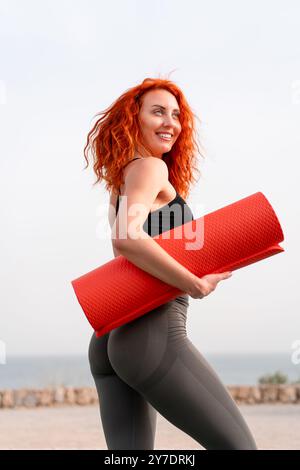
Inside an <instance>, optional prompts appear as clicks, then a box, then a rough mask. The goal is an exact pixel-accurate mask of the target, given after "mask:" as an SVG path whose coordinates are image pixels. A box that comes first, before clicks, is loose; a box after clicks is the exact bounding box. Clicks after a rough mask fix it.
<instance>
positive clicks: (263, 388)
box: [259, 384, 278, 403]
mask: <svg viewBox="0 0 300 470" xmlns="http://www.w3.org/2000/svg"><path fill="white" fill-rule="evenodd" d="M259 388H260V392H261V396H262V402H263V403H274V402H276V401H277V400H278V385H275V384H274V385H273V384H263V385H260V387H259Z"/></svg>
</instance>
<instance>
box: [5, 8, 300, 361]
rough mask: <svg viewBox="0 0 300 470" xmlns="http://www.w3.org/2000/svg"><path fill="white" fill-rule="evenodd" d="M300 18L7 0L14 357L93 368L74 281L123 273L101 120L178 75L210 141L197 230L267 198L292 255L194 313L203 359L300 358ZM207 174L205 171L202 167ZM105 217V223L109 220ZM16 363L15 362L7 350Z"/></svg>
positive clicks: (194, 201)
mask: <svg viewBox="0 0 300 470" xmlns="http://www.w3.org/2000/svg"><path fill="white" fill-rule="evenodd" d="M299 17H300V4H299V2H297V1H285V2H283V1H282V2H279V1H266V0H265V1H264V2H261V1H252V2H238V1H230V0H228V1H227V2H222V1H221V0H220V1H211V2H207V1H199V0H194V1H191V0H187V1H186V2H184V3H183V2H182V1H181V0H178V1H177V0H172V1H171V0H169V1H167V0H152V1H151V2H148V1H141V0H136V1H134V0H122V1H121V0H119V1H116V0H112V1H110V2H107V1H99V0H98V1H93V0H84V1H83V0H82V1H75V0H72V1H71V0H69V1H66V0H56V1H54V0H51V2H50V1H46V0H44V1H43V2H38V1H30V0H27V1H26V2H22V1H12V0H9V1H3V0H1V1H0V36H1V41H0V49H1V54H0V56H1V68H0V119H1V127H0V129H1V130H0V132H1V140H0V146H1V147H0V148H1V176H0V177H1V181H0V183H1V184H0V196H1V232H0V237H1V245H0V246H1V248H0V249H1V323H0V341H1V342H2V349H3V348H5V351H6V355H7V357H9V355H15V354H22V355H28V354H34V355H40V354H86V353H87V349H88V344H89V340H90V337H91V335H92V333H93V330H92V328H91V325H90V324H89V323H88V321H87V319H86V317H85V316H84V314H83V311H82V309H81V307H80V305H79V303H78V301H77V299H76V297H75V294H74V291H73V289H72V286H71V284H70V283H71V280H73V279H75V278H77V277H79V276H80V275H82V274H85V273H86V272H88V271H90V270H92V269H94V268H96V267H98V266H100V265H102V264H104V263H105V262H107V261H109V260H110V259H112V258H113V251H112V248H111V242H110V239H109V238H108V237H106V239H103V237H102V239H101V226H102V225H103V224H105V223H107V222H106V212H105V211H106V208H107V204H108V194H107V193H106V191H105V188H104V183H102V184H101V186H100V185H97V186H95V187H92V184H93V182H94V181H95V175H94V173H93V171H92V167H91V166H90V167H89V168H88V169H87V170H83V167H84V165H85V160H84V158H83V147H84V144H85V140H86V135H87V132H88V131H89V130H90V128H91V125H92V123H93V122H94V121H93V116H94V115H95V114H96V113H97V112H99V111H101V110H103V109H105V108H106V107H108V106H109V105H110V104H111V103H112V102H113V101H114V100H115V99H116V98H117V97H118V96H120V94H122V93H123V92H124V91H125V90H127V89H128V88H130V87H132V86H135V85H137V84H138V83H140V82H141V81H142V80H143V79H144V78H146V77H158V76H160V75H161V76H166V75H168V74H170V73H171V72H172V71H173V72H172V73H171V75H170V76H169V78H170V79H171V80H173V81H174V82H175V83H177V85H178V86H179V87H180V88H181V89H182V91H183V92H184V94H185V96H186V98H187V100H188V102H189V104H190V106H191V107H192V109H193V111H194V112H195V114H197V116H198V117H199V119H200V120H201V121H202V126H201V128H199V132H200V137H201V139H202V143H203V145H204V146H205V148H206V154H207V157H206V160H205V162H204V163H202V164H201V168H200V169H201V171H202V178H200V180H199V181H198V183H197V185H196V186H195V187H193V189H192V193H191V196H190V198H189V199H188V200H187V202H188V203H189V205H190V207H191V209H192V211H193V213H194V216H196V217H197V216H200V215H202V214H200V210H203V212H204V213H208V212H210V211H213V210H215V209H218V208H220V207H222V206H225V205H227V204H229V203H231V202H234V201H237V200H238V199H241V198H242V197H245V196H248V195H251V194H253V193H255V192H257V191H262V192H263V194H264V195H265V196H266V197H267V198H268V200H269V202H270V203H271V204H272V206H273V208H274V209H275V211H276V213H277V215H278V217H279V220H280V222H281V225H282V228H283V231H284V235H285V241H284V242H283V243H282V246H283V247H284V248H285V250H286V251H285V252H284V253H281V254H279V255H276V256H273V257H271V258H269V259H267V260H264V261H261V262H259V263H256V264H254V265H252V266H249V267H246V268H244V269H241V270H238V271H236V272H234V273H233V276H232V278H231V279H229V280H227V281H224V282H223V283H220V284H219V285H218V287H217V289H216V290H215V292H214V293H212V294H211V295H210V296H208V297H206V298H205V299H202V300H200V299H198V300H196V299H190V307H189V314H188V323H187V330H188V335H189V337H190V339H191V340H192V341H193V343H194V344H195V345H196V347H197V348H198V349H199V350H200V351H201V352H202V353H205V352H237V353H243V352H253V353H255V352H273V351H277V352H289V351H290V352H292V345H293V343H294V342H295V341H296V340H300V319H299V311H300V309H299V306H300V302H299V300H300V299H299V291H300V289H299V261H300V260H299V242H298V238H299V228H300V209H299V199H300V198H299V196H300V190H299V186H300V180H299V156H300V155H299V149H300V133H299V124H300V37H299V36H300V35H299ZM200 161H201V160H200ZM103 209H104V211H103ZM0 349H1V348H0Z"/></svg>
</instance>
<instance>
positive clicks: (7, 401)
mask: <svg viewBox="0 0 300 470" xmlns="http://www.w3.org/2000/svg"><path fill="white" fill-rule="evenodd" d="M14 406H15V401H14V392H13V390H3V391H2V408H14Z"/></svg>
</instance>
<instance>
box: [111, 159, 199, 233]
mask: <svg viewBox="0 0 300 470" xmlns="http://www.w3.org/2000/svg"><path fill="white" fill-rule="evenodd" d="M137 159H139V157H136V158H133V159H132V160H130V162H132V161H133V160H137ZM130 162H128V163H130ZM128 163H127V165H128ZM125 166H126V165H125ZM119 196H120V192H119V195H118V199H117V203H116V215H117V213H118V210H119ZM172 206H175V207H174V208H173V209H171V207H172ZM191 220H194V216H193V213H192V211H191V209H190V207H189V206H188V205H187V203H186V202H185V200H184V199H183V198H182V197H181V196H180V194H179V193H178V192H177V191H176V196H175V197H174V199H172V201H170V202H168V203H167V204H165V205H164V206H163V207H160V208H158V209H156V210H155V211H153V212H149V214H148V217H147V219H146V220H145V222H144V224H143V230H144V231H145V232H147V233H148V235H150V236H151V237H154V236H156V235H160V234H161V233H163V232H165V231H167V230H172V229H173V228H174V227H177V226H178V225H183V224H185V223H187V222H189V221H191Z"/></svg>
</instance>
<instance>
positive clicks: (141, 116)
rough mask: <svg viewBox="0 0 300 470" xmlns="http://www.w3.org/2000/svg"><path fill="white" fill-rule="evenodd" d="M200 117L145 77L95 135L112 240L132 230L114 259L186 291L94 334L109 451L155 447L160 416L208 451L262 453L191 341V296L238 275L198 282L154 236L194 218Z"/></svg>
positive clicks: (171, 88) (94, 365) (90, 144)
mask: <svg viewBox="0 0 300 470" xmlns="http://www.w3.org/2000/svg"><path fill="white" fill-rule="evenodd" d="M193 116H194V115H193V113H192V112H191V109H190V108H189V106H188V104H187V101H186V100H185V98H184V95H183V93H182V92H181V90H180V89H179V88H178V87H177V86H176V85H175V84H174V83H173V82H171V81H169V80H164V79H146V80H144V81H143V82H142V84H140V85H138V86H136V87H134V88H132V89H130V90H128V91H127V92H126V93H124V94H123V95H122V96H121V97H120V98H119V99H118V100H117V101H116V102H115V103H114V104H113V105H112V106H111V108H109V109H108V110H107V111H106V113H104V116H103V117H102V118H100V119H99V120H98V121H97V122H96V124H95V125H94V127H93V129H92V130H91V131H90V132H89V134H88V140H87V145H86V147H85V153H84V154H85V158H86V160H87V162H88V159H87V156H86V150H87V148H88V149H91V150H92V153H93V156H94V170H95V173H96V174H97V177H98V179H97V181H96V183H97V182H98V181H99V180H101V179H102V178H103V179H105V180H106V182H107V184H106V189H108V190H110V192H111V196H110V211H109V220H110V225H111V227H112V229H114V234H119V225H120V227H121V228H122V227H123V224H124V223H125V226H126V227H127V229H126V231H125V235H126V236H125V237H122V238H121V237H120V235H117V236H113V237H112V246H113V251H114V255H115V256H119V255H123V256H125V257H127V258H128V259H129V261H131V262H132V263H134V264H135V265H136V266H138V267H139V268H141V269H143V270H145V271H146V272H148V273H150V274H152V275H153V276H155V277H157V278H159V279H161V280H162V281H164V282H166V283H168V284H169V285H172V286H174V287H176V288H178V289H180V291H181V292H183V294H182V295H179V296H178V297H176V298H175V299H173V300H171V301H169V302H167V303H165V304H163V305H161V306H159V307H157V308H155V309H153V310H152V311H150V312H148V313H147V314H145V315H143V316H142V317H140V318H137V319H135V320H134V321H131V322H130V323H127V324H125V325H122V326H120V327H118V328H115V329H114V330H112V331H110V332H109V333H107V334H105V335H103V336H102V337H100V338H97V337H96V335H95V333H94V334H93V335H92V338H91V341H90V345H89V362H90V369H91V373H92V375H93V378H94V381H95V385H96V388H97V392H98V396H99V402H100V414H101V420H102V425H103V430H104V434H105V438H106V443H107V447H108V449H110V450H119V449H154V440H155V429H156V415H157V411H158V412H159V413H160V414H161V415H162V416H164V417H165V418H166V419H167V420H168V421H170V422H171V423H172V424H174V425H175V426H177V427H178V428H179V429H181V430H182V431H184V432H185V433H187V434H188V435H190V436H191V437H192V438H194V439H195V440H196V441H197V442H199V444H201V445H202V446H203V447H204V448H205V449H252V450H255V449H256V444H255V441H254V439H253V437H252V435H251V432H250V430H249V428H248V426H247V424H246V423H245V421H244V419H243V417H242V415H241V413H240V411H239V409H238V407H237V405H236V404H235V402H234V401H233V399H232V398H231V396H230V394H229V392H228V391H227V389H226V387H225V386H224V385H223V384H222V383H221V381H220V379H219V377H218V376H217V374H216V373H215V371H214V370H213V369H212V367H211V366H210V365H209V364H208V362H207V361H206V360H205V358H204V357H203V356H202V355H201V354H200V352H199V351H198V350H197V349H196V348H195V346H194V345H193V344H192V342H191V341H190V340H189V339H188V338H187V334H186V318H187V310H188V306H189V300H188V299H189V296H191V297H192V298H194V299H201V298H203V297H204V296H207V295H208V294H210V293H211V292H213V291H214V289H215V288H216V286H217V284H218V282H220V281H221V280H224V279H227V278H229V277H230V275H231V273H221V274H211V275H207V276H204V277H203V278H198V277H197V276H195V275H193V274H192V273H191V272H190V271H188V270H187V269H186V268H184V267H183V266H182V265H181V264H180V263H178V262H177V261H176V260H175V259H174V258H172V257H171V256H170V255H169V254H168V253H167V252H166V251H165V250H163V248H162V247H160V246H159V245H158V244H157V243H156V242H155V241H154V240H153V239H152V237H153V236H155V235H157V234H159V233H162V232H164V231H166V230H170V229H172V228H173V227H175V226H177V225H182V224H184V223H187V222H188V221H190V220H192V219H193V214H192V212H191V209H190V208H189V206H188V205H187V204H186V202H185V200H184V199H183V197H184V198H186V197H187V194H188V192H189V186H190V183H191V181H192V180H193V174H192V168H194V167H193V163H194V154H195V146H197V144H195V140H194V136H193V134H194V119H193ZM129 162H130V164H128V163H129ZM103 169H105V173H104V172H103ZM117 190H119V195H118V194H117ZM119 196H121V198H119ZM135 204H138V206H135ZM174 206H176V207H177V208H178V207H179V208H180V209H181V212H180V216H178V210H176V211H175V215H176V214H177V218H176V217H175V216H174V211H173V209H172V210H171V207H172V208H174ZM136 207H138V209H141V210H133V211H132V210H130V209H132V208H136ZM172 215H173V218H172V217H171V216H172ZM140 227H142V229H140ZM116 295H117V293H116Z"/></svg>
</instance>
